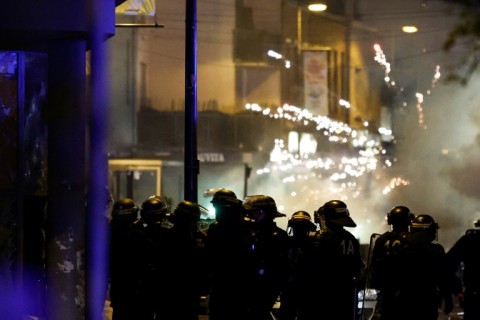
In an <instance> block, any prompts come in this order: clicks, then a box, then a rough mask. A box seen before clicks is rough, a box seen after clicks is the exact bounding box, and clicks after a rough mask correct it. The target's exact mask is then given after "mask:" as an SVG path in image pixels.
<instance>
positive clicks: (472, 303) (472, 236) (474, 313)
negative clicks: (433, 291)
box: [447, 220, 480, 320]
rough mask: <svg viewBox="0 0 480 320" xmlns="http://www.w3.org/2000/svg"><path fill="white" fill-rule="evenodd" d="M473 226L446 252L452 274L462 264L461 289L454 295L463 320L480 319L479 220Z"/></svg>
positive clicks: (459, 287)
mask: <svg viewBox="0 0 480 320" xmlns="http://www.w3.org/2000/svg"><path fill="white" fill-rule="evenodd" d="M474 225H475V229H469V230H467V232H466V233H465V234H464V235H463V236H462V237H460V238H459V239H458V240H457V241H456V242H455V244H454V245H453V247H452V248H450V250H448V252H447V257H448V260H449V263H450V268H451V270H450V272H451V273H452V274H455V272H456V271H457V270H458V269H459V268H460V264H461V263H463V272H462V276H461V277H460V279H459V281H461V282H462V284H463V288H462V286H458V288H457V290H456V292H455V293H456V295H457V297H458V299H459V300H460V303H461V305H462V306H463V311H464V319H465V320H472V319H480V273H479V272H478V270H480V255H479V254H478V248H479V247H480V220H477V221H475V222H474ZM462 289H463V290H462Z"/></svg>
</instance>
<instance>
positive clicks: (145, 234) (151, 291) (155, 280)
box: [134, 196, 169, 319]
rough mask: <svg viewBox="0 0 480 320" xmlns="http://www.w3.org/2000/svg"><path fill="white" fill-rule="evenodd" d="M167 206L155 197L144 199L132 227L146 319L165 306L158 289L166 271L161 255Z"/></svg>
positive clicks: (166, 231)
mask: <svg viewBox="0 0 480 320" xmlns="http://www.w3.org/2000/svg"><path fill="white" fill-rule="evenodd" d="M166 219H167V206H166V204H165V202H164V201H163V200H161V199H160V198H159V197H158V196H151V197H148V198H147V199H146V200H145V201H143V203H142V206H141V208H140V220H139V221H138V222H137V223H136V224H135V228H134V229H135V245H136V250H137V252H138V253H137V256H138V259H137V264H138V266H139V269H140V271H139V273H138V274H139V278H140V288H139V293H140V295H142V296H143V299H144V301H145V305H146V310H145V313H146V314H148V318H149V319H152V318H154V317H155V314H158V313H161V310H162V308H163V307H164V305H165V299H166V298H165V295H162V294H165V292H164V291H161V290H159V289H158V288H159V287H161V286H162V282H163V278H164V277H165V274H166V271H165V266H166V259H165V256H164V255H163V253H164V252H165V250H166V246H167V237H168V230H169V226H168V225H167V224H166Z"/></svg>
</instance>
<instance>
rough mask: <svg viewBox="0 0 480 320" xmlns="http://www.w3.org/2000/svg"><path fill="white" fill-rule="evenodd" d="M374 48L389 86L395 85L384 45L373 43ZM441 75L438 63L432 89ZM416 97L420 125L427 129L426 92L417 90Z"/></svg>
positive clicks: (429, 91) (376, 59)
mask: <svg viewBox="0 0 480 320" xmlns="http://www.w3.org/2000/svg"><path fill="white" fill-rule="evenodd" d="M373 49H374V50H375V56H374V58H373V59H374V60H375V61H376V62H378V64H380V65H381V66H382V67H383V68H384V70H385V77H384V80H385V83H386V84H387V86H389V87H395V81H394V80H393V79H392V78H391V77H390V72H391V71H392V69H391V64H390V62H388V61H387V58H386V56H385V54H384V52H383V50H382V47H381V46H380V45H379V44H377V43H376V44H374V45H373ZM440 76H441V74H440V66H439V65H437V66H436V67H435V72H434V74H433V79H432V84H431V87H430V89H433V88H435V86H436V84H437V82H438V80H439V79H440ZM430 89H428V90H427V92H426V94H427V95H430V94H431V90H430ZM415 98H416V100H417V103H416V107H417V113H418V125H419V127H421V128H423V129H427V125H426V124H425V115H424V110H423V102H424V94H423V93H420V92H417V93H416V94H415ZM403 105H404V106H406V102H404V103H403Z"/></svg>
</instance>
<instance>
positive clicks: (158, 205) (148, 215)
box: [140, 197, 167, 223]
mask: <svg viewBox="0 0 480 320" xmlns="http://www.w3.org/2000/svg"><path fill="white" fill-rule="evenodd" d="M166 214H167V205H166V203H165V202H164V201H163V200H161V199H160V198H158V197H149V198H148V199H147V200H145V201H144V202H143V203H142V208H141V209H140V217H141V218H142V220H144V221H145V222H147V223H149V222H155V221H160V220H162V219H163V218H165V216H166Z"/></svg>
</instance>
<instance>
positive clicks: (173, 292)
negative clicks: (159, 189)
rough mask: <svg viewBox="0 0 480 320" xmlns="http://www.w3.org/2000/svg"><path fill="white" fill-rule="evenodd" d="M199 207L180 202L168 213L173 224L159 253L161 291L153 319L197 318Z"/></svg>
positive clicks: (200, 254) (200, 237) (200, 245)
mask: <svg viewBox="0 0 480 320" xmlns="http://www.w3.org/2000/svg"><path fill="white" fill-rule="evenodd" d="M199 220H200V206H199V205H198V204H197V203H194V202H191V201H186V200H184V201H182V202H180V203H179V204H178V205H177V207H176V208H175V210H174V211H173V213H172V214H171V216H170V221H171V222H172V223H173V226H172V228H171V229H169V235H168V239H167V243H166V246H165V249H166V250H165V251H164V252H163V256H164V264H165V274H164V276H163V281H162V283H161V285H160V286H159V287H158V288H157V290H159V291H162V292H164V294H162V297H163V298H164V301H163V308H162V309H161V310H159V311H158V312H159V313H157V317H156V319H164V320H196V319H198V313H199V303H200V296H201V295H202V294H205V292H204V291H202V289H203V288H204V286H203V277H204V275H205V272H206V271H207V270H206V266H205V259H204V256H203V244H204V240H205V235H204V234H203V233H201V232H199V231H198V222H199Z"/></svg>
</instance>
